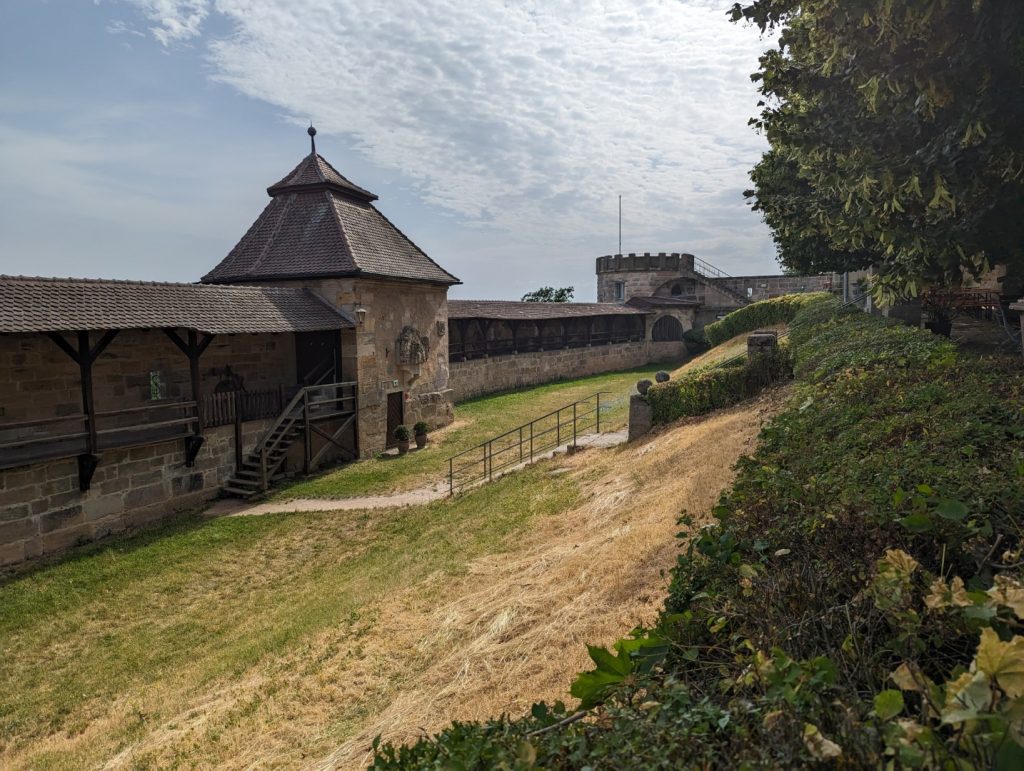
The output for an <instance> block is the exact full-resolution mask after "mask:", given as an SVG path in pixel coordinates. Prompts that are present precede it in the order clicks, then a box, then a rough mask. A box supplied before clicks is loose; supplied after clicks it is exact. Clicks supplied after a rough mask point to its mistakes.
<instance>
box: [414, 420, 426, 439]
mask: <svg viewBox="0 0 1024 771" xmlns="http://www.w3.org/2000/svg"><path fill="white" fill-rule="evenodd" d="M429 430H430V426H428V425H427V423H426V421H424V420H418V421H416V425H414V426H413V427H412V432H413V433H414V434H415V435H416V436H426V435H427V432H428V431H429Z"/></svg>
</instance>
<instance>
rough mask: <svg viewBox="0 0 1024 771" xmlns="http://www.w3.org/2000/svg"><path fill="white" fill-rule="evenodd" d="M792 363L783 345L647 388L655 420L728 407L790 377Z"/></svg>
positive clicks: (698, 413)
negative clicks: (751, 357)
mask: <svg viewBox="0 0 1024 771" xmlns="http://www.w3.org/2000/svg"><path fill="white" fill-rule="evenodd" d="M792 370H793V368H792V362H791V360H790V356H789V351H788V349H787V347H786V346H779V347H778V348H777V349H776V350H775V351H774V352H772V353H770V354H762V355H760V356H757V357H755V358H754V359H753V360H748V359H746V358H742V359H737V360H736V361H734V362H730V363H728V364H727V365H725V366H719V367H714V368H711V369H702V370H697V371H695V372H691V373H686V374H684V375H682V376H680V377H678V378H676V379H675V380H670V381H669V382H667V383H658V384H657V385H654V386H652V387H651V388H650V389H649V390H648V391H647V401H648V403H649V404H650V405H651V417H652V419H653V420H654V423H656V424H657V423H671V422H672V421H673V420H678V419H679V418H684V417H691V416H694V415H704V414H705V413H708V412H711V411H712V410H718V409H722V408H723V407H731V406H732V405H734V404H738V403H739V402H741V401H743V400H744V399H749V398H750V397H751V396H754V395H756V394H758V393H759V392H760V391H761V389H763V388H764V387H765V386H768V385H771V384H772V383H776V382H779V381H780V380H785V379H788V378H789V377H791V376H792Z"/></svg>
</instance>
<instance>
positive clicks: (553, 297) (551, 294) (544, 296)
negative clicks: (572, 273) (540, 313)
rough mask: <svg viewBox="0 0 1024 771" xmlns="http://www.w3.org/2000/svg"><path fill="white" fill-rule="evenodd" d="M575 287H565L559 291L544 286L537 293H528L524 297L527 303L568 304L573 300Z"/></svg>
mask: <svg viewBox="0 0 1024 771" xmlns="http://www.w3.org/2000/svg"><path fill="white" fill-rule="evenodd" d="M575 291H576V288H575V287H572V286H563V287H560V288H558V289H555V288H554V287H550V286H542V287H541V288H540V289H538V290H537V291H535V292H527V293H526V294H524V295H523V302H525V303H567V302H570V301H571V300H572V296H573V293H574V292H575Z"/></svg>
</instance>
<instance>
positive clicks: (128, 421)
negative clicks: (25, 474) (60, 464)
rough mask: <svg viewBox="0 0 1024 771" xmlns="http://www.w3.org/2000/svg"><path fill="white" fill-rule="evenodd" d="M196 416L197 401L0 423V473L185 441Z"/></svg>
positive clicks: (191, 431) (173, 402)
mask: <svg viewBox="0 0 1024 771" xmlns="http://www.w3.org/2000/svg"><path fill="white" fill-rule="evenodd" d="M197 418H198V415H197V412H196V403H195V402H193V401H160V402H157V403H154V404H145V405H142V406H139V407H128V408H125V409H121V410H107V411H104V412H99V411H97V412H96V413H95V424H94V425H90V424H89V419H88V417H87V416H86V415H85V414H81V413H78V414H73V415H62V416H60V417H55V418H42V419H39V420H25V421H21V422H17V423H3V424H0V469H4V468H14V467H16V466H25V465H28V464H30V463H37V462H39V461H44V460H57V459H59V458H71V457H74V456H83V455H87V454H92V453H95V452H97V451H99V450H111V449H125V448H130V447H139V446H142V445H146V444H153V443H155V442H163V441H169V440H173V439H183V438H186V437H188V436H190V435H192V433H193V429H194V426H195V423H196V420H197Z"/></svg>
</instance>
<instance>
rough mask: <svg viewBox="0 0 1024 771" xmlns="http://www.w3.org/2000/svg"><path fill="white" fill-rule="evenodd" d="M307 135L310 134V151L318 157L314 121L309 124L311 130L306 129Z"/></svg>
mask: <svg viewBox="0 0 1024 771" xmlns="http://www.w3.org/2000/svg"><path fill="white" fill-rule="evenodd" d="M306 133H307V134H309V151H310V153H312V154H313V155H316V129H315V128H313V121H310V122H309V128H308V129H306Z"/></svg>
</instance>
